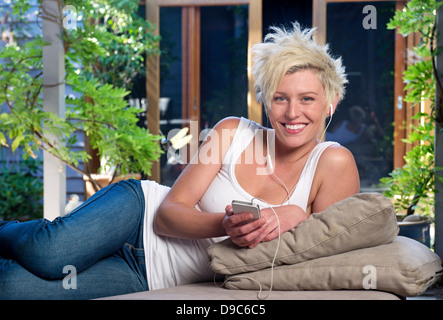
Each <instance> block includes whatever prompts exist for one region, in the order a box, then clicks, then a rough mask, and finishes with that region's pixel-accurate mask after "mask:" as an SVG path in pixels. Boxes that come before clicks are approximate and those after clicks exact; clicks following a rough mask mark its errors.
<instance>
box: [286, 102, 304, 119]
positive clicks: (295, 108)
mask: <svg viewBox="0 0 443 320" xmlns="http://www.w3.org/2000/svg"><path fill="white" fill-rule="evenodd" d="M300 111H301V109H300V106H299V105H298V104H297V101H290V103H288V108H287V109H286V117H287V118H288V119H295V118H297V117H299V116H300Z"/></svg>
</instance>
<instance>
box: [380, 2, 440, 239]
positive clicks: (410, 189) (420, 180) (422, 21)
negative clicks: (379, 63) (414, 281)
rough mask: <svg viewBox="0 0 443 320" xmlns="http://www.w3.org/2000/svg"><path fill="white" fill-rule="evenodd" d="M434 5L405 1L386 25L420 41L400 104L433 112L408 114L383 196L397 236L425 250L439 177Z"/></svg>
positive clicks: (435, 5) (382, 180)
mask: <svg viewBox="0 0 443 320" xmlns="http://www.w3.org/2000/svg"><path fill="white" fill-rule="evenodd" d="M440 5H441V2H437V1H435V0H427V1H423V0H411V1H408V2H407V3H406V6H405V8H404V9H403V10H397V11H396V13H395V15H394V17H393V18H392V19H391V21H390V22H389V23H388V28H391V29H394V28H398V29H397V32H399V33H400V34H401V35H403V36H404V37H406V36H407V35H409V34H411V33H419V34H420V36H421V39H422V41H421V43H420V44H419V45H418V46H416V47H415V48H414V53H415V55H416V57H417V59H416V61H414V63H413V64H410V65H409V66H408V68H407V70H406V71H405V73H404V75H403V79H404V82H405V83H406V86H405V90H406V92H407V93H406V96H405V99H404V100H405V101H407V102H409V103H411V104H412V105H417V104H420V103H422V102H423V101H429V102H430V103H431V110H433V111H432V112H431V113H426V112H420V113H417V114H416V115H414V117H413V119H415V120H416V121H417V123H418V124H417V125H414V126H412V127H411V133H410V134H409V136H408V138H407V139H405V140H403V141H404V142H405V143H408V144H411V145H412V149H411V150H410V151H408V152H407V153H406V155H405V158H404V159H405V164H404V166H403V167H402V168H397V169H395V170H393V171H392V172H391V173H390V174H389V177H385V178H382V179H381V182H382V184H383V185H384V187H385V188H386V190H385V191H384V195H385V196H386V197H388V198H390V199H392V200H393V202H394V205H395V208H396V211H397V213H398V216H399V227H400V235H405V236H409V237H412V238H415V239H416V240H418V241H420V242H422V243H424V244H426V245H428V246H431V243H430V225H431V223H432V222H433V216H434V211H433V204H434V193H435V180H436V178H438V179H442V178H441V177H439V176H438V175H437V174H436V173H437V172H438V171H440V170H441V169H440V168H436V167H435V165H434V163H435V162H434V131H435V121H436V117H435V114H436V112H435V110H434V108H435V87H436V83H437V84H439V81H438V77H436V67H435V56H436V48H435V32H436V26H435V13H436V10H437V9H438V7H439V6H440ZM438 87H439V88H441V85H440V86H438Z"/></svg>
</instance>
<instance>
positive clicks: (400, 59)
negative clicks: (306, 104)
mask: <svg viewBox="0 0 443 320" xmlns="http://www.w3.org/2000/svg"><path fill="white" fill-rule="evenodd" d="M386 1H395V2H396V6H395V9H396V10H398V9H402V8H403V7H404V6H405V4H406V1H399V0H372V1H369V0H368V1H367V2H386ZM340 2H341V3H344V2H366V1H365V0H312V26H313V27H317V34H316V35H315V41H316V42H317V43H319V44H325V43H326V16H327V12H326V11H327V10H326V7H327V4H328V3H340ZM407 41H408V40H407V38H404V37H403V36H401V35H400V34H398V32H396V33H395V53H394V55H395V70H394V77H395V80H394V97H395V99H394V106H393V108H394V124H395V125H394V134H393V139H394V150H393V151H394V155H393V167H394V168H398V167H402V166H403V165H404V163H405V161H404V155H405V153H406V151H407V150H406V148H407V146H406V144H405V143H404V142H403V141H402V139H405V138H406V133H407V128H408V127H409V126H408V122H410V121H411V119H410V113H411V110H410V108H408V105H407V103H406V102H405V101H404V99H403V97H404V95H405V93H404V83H403V72H404V71H405V68H406V48H407ZM409 41H410V40H409Z"/></svg>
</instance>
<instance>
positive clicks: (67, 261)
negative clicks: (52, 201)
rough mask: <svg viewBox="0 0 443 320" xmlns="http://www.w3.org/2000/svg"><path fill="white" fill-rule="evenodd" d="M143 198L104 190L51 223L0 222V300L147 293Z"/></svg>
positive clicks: (120, 187) (123, 187)
mask: <svg viewBox="0 0 443 320" xmlns="http://www.w3.org/2000/svg"><path fill="white" fill-rule="evenodd" d="M144 210H145V202H144V195H143V191H142V188H141V185H140V182H139V181H137V180H127V181H120V182H118V183H115V184H112V185H110V186H108V187H106V188H103V189H102V190H100V191H99V192H97V193H96V194H94V195H93V196H92V197H91V198H89V199H88V200H87V201H86V202H85V203H83V204H82V205H81V206H80V207H79V208H77V209H76V210H74V211H73V212H71V213H70V214H68V215H66V216H63V217H59V218H56V219H55V220H54V221H52V222H51V221H48V220H46V219H39V220H33V221H27V222H21V223H20V222H16V221H12V222H0V299H91V298H98V297H104V296H111V295H119V294H125V293H131V292H137V291H145V290H148V284H147V280H146V268H145V257H144V249H143V220H144Z"/></svg>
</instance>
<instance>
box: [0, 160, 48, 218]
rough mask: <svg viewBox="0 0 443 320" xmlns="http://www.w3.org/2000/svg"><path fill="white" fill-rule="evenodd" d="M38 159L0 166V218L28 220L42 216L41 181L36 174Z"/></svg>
mask: <svg viewBox="0 0 443 320" xmlns="http://www.w3.org/2000/svg"><path fill="white" fill-rule="evenodd" d="M40 165H41V163H40V161H36V160H33V159H27V160H25V161H21V162H18V163H16V164H15V165H9V166H6V163H3V165H2V166H1V167H0V190H1V192H0V219H1V220H28V219H34V218H41V217H42V216H43V204H42V202H41V198H42V196H43V182H42V181H41V179H40V178H39V177H38V176H37V173H38V170H39V166H40Z"/></svg>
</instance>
